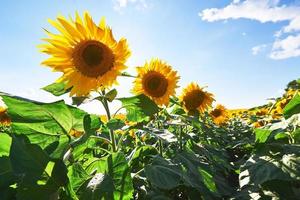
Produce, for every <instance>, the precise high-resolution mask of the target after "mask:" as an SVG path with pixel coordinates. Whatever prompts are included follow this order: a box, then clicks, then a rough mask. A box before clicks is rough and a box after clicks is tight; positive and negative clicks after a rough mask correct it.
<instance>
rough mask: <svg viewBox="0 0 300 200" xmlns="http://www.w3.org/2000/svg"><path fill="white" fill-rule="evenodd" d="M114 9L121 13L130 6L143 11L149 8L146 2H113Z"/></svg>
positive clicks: (139, 0) (144, 0) (132, 0)
mask: <svg viewBox="0 0 300 200" xmlns="http://www.w3.org/2000/svg"><path fill="white" fill-rule="evenodd" d="M113 1H114V4H115V5H114V9H115V10H117V11H121V10H122V9H123V8H126V7H127V6H128V5H134V6H135V8H136V9H139V10H142V9H146V8H147V7H148V4H147V3H146V0H113Z"/></svg>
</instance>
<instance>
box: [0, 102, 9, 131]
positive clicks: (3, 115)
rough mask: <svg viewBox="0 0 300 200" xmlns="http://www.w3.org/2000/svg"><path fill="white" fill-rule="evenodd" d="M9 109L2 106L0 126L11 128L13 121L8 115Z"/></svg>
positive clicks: (0, 109)
mask: <svg viewBox="0 0 300 200" xmlns="http://www.w3.org/2000/svg"><path fill="white" fill-rule="evenodd" d="M6 111H7V108H4V107H1V106H0V125H3V126H9V125H10V124H11V119H10V118H9V116H8V115H7V112H6Z"/></svg>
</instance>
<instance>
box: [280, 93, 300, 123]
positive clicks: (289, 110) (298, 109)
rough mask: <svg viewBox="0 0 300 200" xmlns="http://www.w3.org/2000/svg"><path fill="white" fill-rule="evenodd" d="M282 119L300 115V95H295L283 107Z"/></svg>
mask: <svg viewBox="0 0 300 200" xmlns="http://www.w3.org/2000/svg"><path fill="white" fill-rule="evenodd" d="M283 113H284V117H285V118H289V117H291V116H292V115H294V114H298V113H300V95H299V94H296V95H295V96H294V98H293V99H292V100H291V101H290V102H289V103H288V104H287V105H286V106H285V107H284V110H283Z"/></svg>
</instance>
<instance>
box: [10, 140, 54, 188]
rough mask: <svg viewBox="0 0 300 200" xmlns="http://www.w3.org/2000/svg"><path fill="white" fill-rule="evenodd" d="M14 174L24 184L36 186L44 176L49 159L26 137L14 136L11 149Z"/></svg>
mask: <svg viewBox="0 0 300 200" xmlns="http://www.w3.org/2000/svg"><path fill="white" fill-rule="evenodd" d="M10 161H11V166H12V169H13V172H14V174H15V175H16V176H18V177H19V178H20V179H22V183H23V184H34V183H35V182H36V181H37V180H38V179H39V178H40V177H41V176H42V174H43V172H44V170H45V168H46V166H47V164H48V162H49V157H48V156H47V154H46V153H45V152H44V151H43V150H42V149H41V148H40V147H39V146H38V145H35V144H30V142H29V140H28V139H27V138H26V137H25V136H17V135H14V136H13V140H12V145H11V149H10Z"/></svg>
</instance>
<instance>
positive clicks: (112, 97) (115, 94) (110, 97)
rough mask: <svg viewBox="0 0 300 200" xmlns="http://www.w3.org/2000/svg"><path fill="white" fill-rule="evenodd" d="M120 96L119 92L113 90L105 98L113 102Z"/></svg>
mask: <svg viewBox="0 0 300 200" xmlns="http://www.w3.org/2000/svg"><path fill="white" fill-rule="evenodd" d="M117 95H118V91H117V90H116V89H112V90H111V91H109V92H108V93H106V94H105V98H106V99H107V100H108V101H109V102H112V101H113V100H114V99H115V98H116V96H117Z"/></svg>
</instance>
